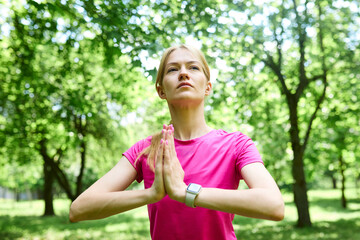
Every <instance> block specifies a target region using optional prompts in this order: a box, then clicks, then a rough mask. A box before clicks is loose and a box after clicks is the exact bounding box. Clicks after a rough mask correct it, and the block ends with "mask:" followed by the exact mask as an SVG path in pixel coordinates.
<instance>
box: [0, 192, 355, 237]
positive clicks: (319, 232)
mask: <svg viewBox="0 0 360 240" xmlns="http://www.w3.org/2000/svg"><path fill="white" fill-rule="evenodd" d="M346 194H347V198H348V208H347V209H342V208H341V206H340V190H331V189H328V190H312V191H309V200H310V214H311V220H312V222H313V226H312V227H310V228H303V229H298V228H295V227H294V225H295V223H296V219H297V214H296V208H295V206H294V204H293V203H292V195H291V194H289V193H288V194H284V195H283V196H284V200H285V202H286V209H285V219H284V220H283V221H282V222H271V221H265V220H259V219H251V218H245V217H240V216H235V219H234V229H235V232H236V235H237V237H238V239H239V240H240V239H247V240H252V239H264V240H265V239H266V240H271V239H273V240H275V239H276V240H289V239H299V240H300V239H301V240H312V239H314V240H315V239H316V240H317V239H324V240H325V239H326V240H331V239H334V240H335V239H336V240H339V239H340V240H358V239H360V197H359V193H357V192H356V191H355V189H350V190H348V191H347V192H346ZM69 204H70V202H69V201H68V200H62V199H58V200H55V210H56V214H57V216H55V217H41V216H40V215H41V214H42V211H43V202H42V201H22V202H14V201H9V200H0V239H4V240H5V239H121V240H127V239H136V240H137V239H150V236H149V230H148V229H149V222H148V218H147V211H146V207H142V208H138V209H135V210H132V211H129V212H126V213H123V214H119V215H116V216H112V217H109V218H107V219H102V220H95V221H85V222H79V223H70V222H69V220H68V208H69Z"/></svg>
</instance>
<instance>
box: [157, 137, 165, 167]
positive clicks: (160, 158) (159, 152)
mask: <svg viewBox="0 0 360 240" xmlns="http://www.w3.org/2000/svg"><path fill="white" fill-rule="evenodd" d="M161 141H162V139H161ZM163 153H164V147H163V144H162V143H160V146H159V148H158V150H157V155H156V162H155V168H156V170H157V169H158V168H160V169H161V168H162V165H163Z"/></svg>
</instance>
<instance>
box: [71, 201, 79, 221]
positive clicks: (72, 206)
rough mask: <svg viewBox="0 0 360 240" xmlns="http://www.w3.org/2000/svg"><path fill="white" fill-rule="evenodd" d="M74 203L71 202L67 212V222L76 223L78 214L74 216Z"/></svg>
mask: <svg viewBox="0 0 360 240" xmlns="http://www.w3.org/2000/svg"><path fill="white" fill-rule="evenodd" d="M76 212H77V211H76V202H75V201H74V202H72V203H71V206H70V210H69V220H70V222H72V223H75V222H78V221H79V219H78V214H76Z"/></svg>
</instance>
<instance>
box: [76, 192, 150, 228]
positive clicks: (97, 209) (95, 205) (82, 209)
mask: <svg viewBox="0 0 360 240" xmlns="http://www.w3.org/2000/svg"><path fill="white" fill-rule="evenodd" d="M155 201H156V200H155V199H154V197H153V194H152V193H151V190H150V189H143V190H128V191H118V192H104V193H102V192H100V193H99V192H88V193H86V194H83V195H80V196H79V197H78V198H77V199H76V200H75V201H74V202H73V203H72V204H71V207H70V221H71V222H78V221H83V220H93V219H101V218H105V217H108V216H112V215H114V214H118V213H121V212H125V211H128V210H131V209H134V208H137V207H141V206H143V205H146V204H150V203H153V202H155Z"/></svg>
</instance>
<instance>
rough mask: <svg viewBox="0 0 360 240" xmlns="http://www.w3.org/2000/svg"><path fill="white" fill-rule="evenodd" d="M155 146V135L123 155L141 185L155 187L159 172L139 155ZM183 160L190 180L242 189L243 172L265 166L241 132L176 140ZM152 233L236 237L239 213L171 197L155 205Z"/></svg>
mask: <svg viewBox="0 0 360 240" xmlns="http://www.w3.org/2000/svg"><path fill="white" fill-rule="evenodd" d="M150 144H151V136H150V137H148V138H146V139H143V140H141V141H139V142H137V143H135V144H134V145H133V146H132V147H131V148H129V149H128V150H127V151H126V152H125V153H124V154H123V155H124V156H125V157H126V158H127V159H128V160H129V161H130V163H131V164H132V165H133V166H134V167H135V169H136V171H137V179H136V180H137V181H138V182H141V181H142V180H144V185H145V188H149V187H151V185H152V183H153V181H154V173H153V172H152V171H151V170H150V169H149V167H148V165H147V164H146V157H144V156H142V157H141V158H140V159H139V160H138V162H137V163H136V164H134V163H135V160H136V158H137V156H138V154H139V153H140V152H141V151H142V150H143V149H144V148H146V147H148V146H149V145H150ZM175 149H176V153H177V157H178V159H179V161H180V163H181V166H182V167H183V169H184V172H185V178H184V182H185V183H186V184H187V185H188V184H189V183H197V184H200V185H202V187H204V188H221V189H237V188H238V186H239V181H240V180H241V179H242V176H241V168H242V167H244V166H245V165H247V164H250V163H255V162H260V163H262V160H261V157H260V154H259V152H258V150H257V149H256V147H255V145H254V143H253V141H252V140H251V139H250V138H249V137H248V136H246V135H244V134H242V133H240V132H234V133H227V132H225V131H224V130H212V131H211V132H209V133H207V134H205V135H204V136H201V137H199V138H195V139H191V140H188V141H181V140H177V139H175ZM148 213H149V219H150V234H151V237H152V239H156V240H158V239H159V240H160V239H161V240H162V239H163V240H171V239H181V240H185V239H186V240H187V239H197V240H201V239H203V240H211V239H214V240H219V239H236V236H235V233H234V229H233V226H232V221H233V219H234V214H230V213H225V212H220V211H215V210H210V209H206V208H201V207H197V208H190V207H188V206H186V205H185V204H184V203H180V202H177V201H175V200H172V199H170V198H169V196H165V198H163V199H162V200H161V201H159V202H157V203H154V204H149V205H148Z"/></svg>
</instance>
